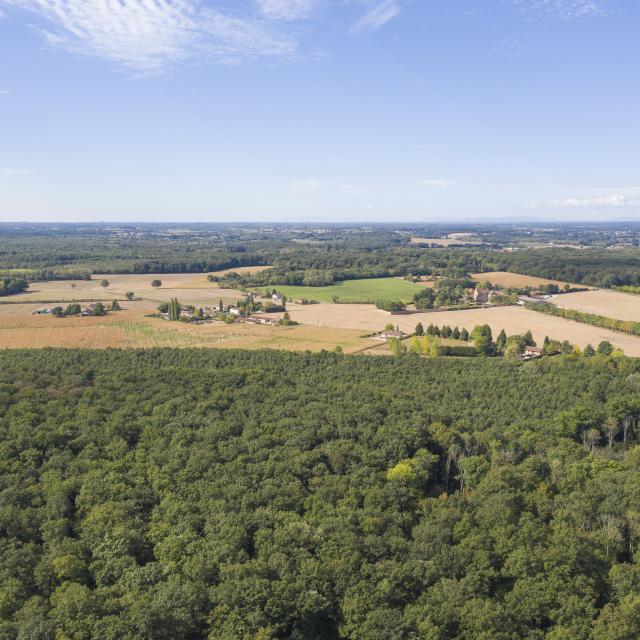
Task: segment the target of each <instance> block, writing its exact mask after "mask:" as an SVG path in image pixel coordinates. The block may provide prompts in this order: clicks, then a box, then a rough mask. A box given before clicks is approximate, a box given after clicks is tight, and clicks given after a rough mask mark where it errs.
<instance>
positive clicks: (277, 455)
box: [0, 350, 640, 640]
mask: <svg viewBox="0 0 640 640" xmlns="http://www.w3.org/2000/svg"><path fill="white" fill-rule="evenodd" d="M639 389H640V365H639V363H638V362H637V361H635V360H630V359H625V358H611V357H603V356H595V357H592V358H586V359H585V358H575V357H573V356H558V357H556V358H554V359H544V360H540V361H536V362H530V363H521V362H501V361H497V360H494V359H468V360H464V359H430V360H424V359H419V358H413V357H410V356H407V357H404V358H374V357H366V356H359V357H358V356H352V357H346V356H342V355H339V354H333V353H323V354H318V355H312V354H292V353H284V352H273V351H263V352H243V351H195V350H194V351H191V350H186V351H180V350H150V351H122V352H120V351H64V350H60V351H57V350H41V351H37V350H36V351H5V352H2V353H0V620H1V622H0V638H1V639H2V640H15V639H18V640H27V639H28V640H62V639H65V640H66V639H73V640H84V639H87V640H88V639H96V640H97V639H100V640H104V639H107V640H116V639H118V640H119V639H122V640H125V639H126V640H148V639H166V640H176V639H177V640H180V639H184V640H200V639H202V640H204V639H216V640H218V639H220V640H245V639H246V640H249V639H250V640H257V639H260V640H267V639H291V640H302V639H305V640H313V639H316V640H332V639H335V640H338V639H345V640H347V639H348V640H404V639H408V640H422V639H425V640H478V639H484V640H518V639H522V638H525V639H528V640H538V639H540V640H542V639H545V640H623V639H628V640H631V639H634V638H638V637H640V596H639V595H638V593H639V590H640V567H639V565H638V563H637V562H636V561H637V559H638V556H637V553H638V543H639V542H640V485H639V483H638V473H639V472H640V445H638V444H637V443H638V437H639V436H640V433H639V431H638V416H639V415H640V402H639Z"/></svg>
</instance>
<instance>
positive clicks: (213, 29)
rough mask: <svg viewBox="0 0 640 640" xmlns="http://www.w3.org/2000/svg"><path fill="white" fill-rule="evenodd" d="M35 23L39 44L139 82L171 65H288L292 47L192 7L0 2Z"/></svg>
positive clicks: (187, 3) (251, 18) (254, 27)
mask: <svg viewBox="0 0 640 640" xmlns="http://www.w3.org/2000/svg"><path fill="white" fill-rule="evenodd" d="M3 3H4V4H5V5H7V6H10V7H13V8H17V9H21V10H24V11H26V12H29V13H31V14H33V15H35V16H37V17H38V18H39V23H38V24H37V25H36V28H38V29H39V30H40V31H41V32H42V34H43V36H44V38H45V40H46V42H47V43H48V44H49V45H51V46H53V47H56V48H60V49H65V50H67V51H71V52H73V53H80V54H85V55H91V56H96V57H100V58H103V59H106V60H108V61H110V62H114V63H116V64H118V65H121V66H124V67H126V68H128V69H130V70H132V71H134V72H137V73H140V74H153V73H158V72H160V71H162V70H163V69H165V68H166V67H167V66H170V65H172V64H175V63H180V62H187V61H197V60H209V61H212V62H216V63H223V64H233V63H238V62H245V61H250V60H254V59H257V58H264V57H280V58H282V57H291V56H293V55H294V54H295V53H296V51H297V42H296V41H295V40H294V39H292V38H291V37H290V36H288V35H287V34H285V33H281V32H279V31H278V30H276V29H274V28H273V27H272V26H270V27H267V25H265V24H264V22H263V21H261V20H260V19H258V17H256V16H255V15H251V14H248V13H241V12H230V11H224V10H222V9H218V8H216V7H213V6H210V5H208V4H204V3H202V2H200V1H198V0H119V1H118V2H109V1H106V0H0V4H3Z"/></svg>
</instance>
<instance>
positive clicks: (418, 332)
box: [415, 322, 424, 336]
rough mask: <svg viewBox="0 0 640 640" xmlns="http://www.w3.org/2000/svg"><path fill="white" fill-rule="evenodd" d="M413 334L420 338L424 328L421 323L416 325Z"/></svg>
mask: <svg viewBox="0 0 640 640" xmlns="http://www.w3.org/2000/svg"><path fill="white" fill-rule="evenodd" d="M415 333H416V335H417V336H421V335H423V334H424V326H423V325H422V322H418V324H417V325H416V331H415Z"/></svg>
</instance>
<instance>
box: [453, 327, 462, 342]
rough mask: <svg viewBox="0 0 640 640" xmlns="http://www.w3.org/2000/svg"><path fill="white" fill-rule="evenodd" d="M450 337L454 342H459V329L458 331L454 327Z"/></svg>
mask: <svg viewBox="0 0 640 640" xmlns="http://www.w3.org/2000/svg"><path fill="white" fill-rule="evenodd" d="M451 337H452V338H453V339H454V340H460V329H458V327H454V329H453V331H452V332H451Z"/></svg>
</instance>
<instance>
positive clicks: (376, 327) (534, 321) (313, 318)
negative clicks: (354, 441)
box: [289, 304, 640, 357]
mask: <svg viewBox="0 0 640 640" xmlns="http://www.w3.org/2000/svg"><path fill="white" fill-rule="evenodd" d="M289 312H290V314H291V317H292V318H293V319H294V320H297V321H298V322H301V323H303V324H307V325H316V326H321V327H343V328H348V329H356V330H359V331H361V332H362V333H368V332H374V331H380V330H382V329H383V328H384V326H385V324H387V323H389V322H390V323H392V324H394V325H398V326H399V327H400V329H401V330H403V331H405V332H407V333H411V332H412V331H413V330H414V328H415V326H416V324H417V323H418V322H422V324H423V325H424V326H425V327H427V326H428V325H429V324H436V325H438V326H442V325H445V324H448V325H449V326H451V327H454V326H458V327H459V328H460V329H462V328H463V327H464V328H466V329H467V330H468V331H471V330H472V329H473V327H474V326H476V325H478V324H488V325H489V326H490V327H491V330H492V331H493V332H494V335H497V334H498V333H499V332H500V330H501V329H504V330H505V331H506V332H507V334H509V335H512V334H522V333H525V332H526V331H527V330H528V329H531V331H532V333H533V336H534V338H535V339H536V341H537V342H539V343H540V344H542V341H543V340H544V337H545V336H547V335H548V336H549V337H550V338H553V339H555V340H569V341H570V342H571V343H573V344H577V345H578V346H580V347H584V346H585V345H587V344H591V345H593V346H594V347H595V346H597V344H598V343H599V342H601V341H602V340H608V341H609V342H611V344H613V345H615V346H616V347H619V348H621V349H623V350H624V352H625V353H626V354H627V355H629V356H636V357H637V356H640V337H636V336H631V335H626V334H623V333H618V332H615V331H610V330H608V329H599V328H598V327H592V326H590V325H587V324H582V323H579V322H573V321H572V320H565V319H564V318H556V317H553V316H546V315H544V314H542V313H538V312H536V311H530V310H529V309H524V308H523V307H518V306H513V307H492V308H486V309H471V310H468V311H443V312H436V313H416V314H412V315H397V316H396V315H394V316H392V315H390V314H389V313H386V312H384V311H380V310H378V309H376V308H375V307H374V306H373V305H342V304H339V305H335V304H319V305H309V306H300V305H289Z"/></svg>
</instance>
